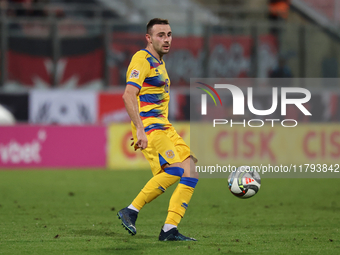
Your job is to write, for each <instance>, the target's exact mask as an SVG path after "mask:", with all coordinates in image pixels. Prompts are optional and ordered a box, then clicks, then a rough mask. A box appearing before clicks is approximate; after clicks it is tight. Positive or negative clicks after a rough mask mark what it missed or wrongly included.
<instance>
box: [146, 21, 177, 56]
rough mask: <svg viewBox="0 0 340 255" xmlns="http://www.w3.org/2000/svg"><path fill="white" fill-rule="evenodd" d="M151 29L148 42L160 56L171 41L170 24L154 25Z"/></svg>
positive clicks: (164, 52)
mask: <svg viewBox="0 0 340 255" xmlns="http://www.w3.org/2000/svg"><path fill="white" fill-rule="evenodd" d="M151 31H152V33H151V35H150V42H151V45H152V47H153V48H154V49H155V51H156V52H157V53H158V54H159V55H161V56H162V55H164V54H167V53H168V52H169V50H170V46H171V41H172V33H171V28H170V25H154V26H153V27H152V30H151Z"/></svg>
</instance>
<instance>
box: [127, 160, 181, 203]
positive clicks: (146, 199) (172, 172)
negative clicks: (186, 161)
mask: <svg viewBox="0 0 340 255" xmlns="http://www.w3.org/2000/svg"><path fill="white" fill-rule="evenodd" d="M183 171H184V170H183V168H180V167H168V168H165V170H164V172H161V173H160V174H157V175H155V176H154V177H152V178H151V179H150V180H149V181H148V183H147V184H145V186H144V188H143V189H142V190H141V192H139V194H138V195H137V197H136V198H135V199H134V200H133V202H132V205H133V206H134V207H136V208H137V209H138V210H140V209H142V208H143V206H144V205H145V204H146V203H150V202H151V201H152V200H154V199H155V198H156V197H158V196H159V195H161V194H162V193H163V192H164V191H165V190H166V189H167V188H168V187H170V186H171V185H172V184H174V183H175V182H177V181H178V180H179V179H180V178H181V176H182V174H183Z"/></svg>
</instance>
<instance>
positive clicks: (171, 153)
mask: <svg viewBox="0 0 340 255" xmlns="http://www.w3.org/2000/svg"><path fill="white" fill-rule="evenodd" d="M165 154H166V156H167V157H168V158H173V157H175V153H174V151H173V150H167V151H166V152H165Z"/></svg>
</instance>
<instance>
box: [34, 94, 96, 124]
mask: <svg viewBox="0 0 340 255" xmlns="http://www.w3.org/2000/svg"><path fill="white" fill-rule="evenodd" d="M97 101H98V96H97V93H96V92H95V91H78V90H72V91H67V90H58V91H50V90H49V91H45V90H32V91H30V96H29V121H30V123H35V124H66V125H72V124H94V123H96V121H97V114H98V102H97Z"/></svg>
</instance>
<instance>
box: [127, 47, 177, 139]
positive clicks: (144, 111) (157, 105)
mask: <svg viewBox="0 0 340 255" xmlns="http://www.w3.org/2000/svg"><path fill="white" fill-rule="evenodd" d="M126 84H128V85H132V86H135V87H137V88H138V89H140V91H139V94H138V96H137V100H138V107H139V114H140V117H141V119H142V121H143V125H144V129H145V132H146V133H147V134H150V133H151V132H152V131H154V130H165V129H168V128H169V127H170V126H171V124H170V122H169V120H168V106H169V100H170V96H169V88H170V79H169V76H168V73H167V71H166V69H165V63H164V61H159V60H158V59H157V58H155V57H154V56H153V55H152V54H151V53H150V52H149V51H148V50H145V49H143V50H140V51H138V52H137V53H135V55H133V57H132V59H131V62H130V65H129V67H128V70H127V73H126ZM131 124H132V130H133V132H135V130H136V128H135V126H134V125H133V123H131Z"/></svg>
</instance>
